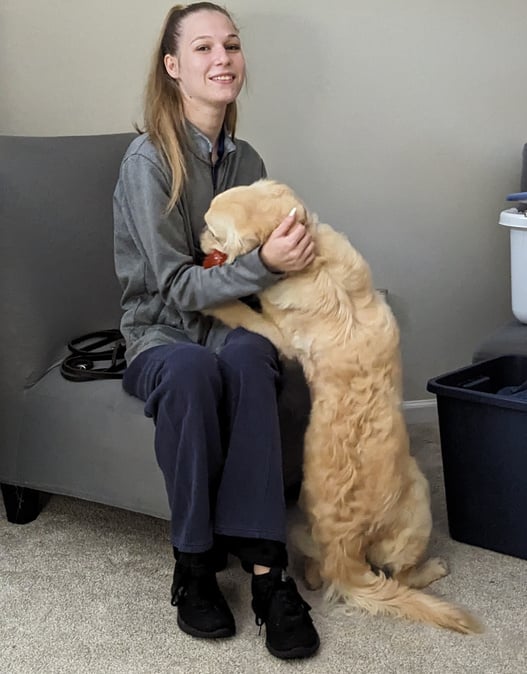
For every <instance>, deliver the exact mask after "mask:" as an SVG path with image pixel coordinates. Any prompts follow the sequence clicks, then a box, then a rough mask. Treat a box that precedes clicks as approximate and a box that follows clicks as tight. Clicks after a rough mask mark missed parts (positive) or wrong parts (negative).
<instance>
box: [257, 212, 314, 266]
mask: <svg viewBox="0 0 527 674" xmlns="http://www.w3.org/2000/svg"><path fill="white" fill-rule="evenodd" d="M260 257H261V259H262V262H263V263H264V264H265V266H266V267H267V268H268V269H270V270H271V271H274V272H282V273H283V272H291V271H301V270H302V269H304V268H305V267H307V265H308V264H311V262H313V260H314V259H315V244H314V243H313V239H312V238H311V234H310V233H309V232H308V230H307V229H306V228H305V226H304V225H303V224H302V223H301V222H297V221H296V212H292V213H290V214H289V215H288V216H287V217H286V218H285V219H284V220H282V222H281V223H280V224H279V225H278V227H277V228H276V229H275V230H274V232H273V233H272V234H271V236H270V237H269V238H268V239H267V241H266V242H265V243H264V245H263V246H262V247H261V248H260Z"/></svg>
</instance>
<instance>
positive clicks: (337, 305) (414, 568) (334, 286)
mask: <svg viewBox="0 0 527 674" xmlns="http://www.w3.org/2000/svg"><path fill="white" fill-rule="evenodd" d="M292 207H296V208H297V214H298V217H299V219H300V220H301V221H303V222H304V223H305V224H306V226H307V227H309V228H310V230H311V234H312V236H313V239H314V242H315V246H316V258H315V261H314V262H313V263H312V264H310V265H309V267H308V268H307V269H305V270H304V271H302V272H298V273H294V274H289V275H288V276H287V277H286V278H284V279H283V280H281V281H280V282H278V283H276V284H275V285H273V286H271V287H270V288H269V289H267V290H265V291H264V292H262V293H260V295H259V298H260V301H261V304H262V313H261V314H259V313H257V312H254V311H252V310H251V309H250V308H249V307H247V306H246V305H245V304H243V303H241V302H238V301H235V302H230V303H227V304H223V305H221V306H217V307H213V308H211V309H208V310H207V312H206V313H208V314H211V315H214V316H216V317H217V318H219V319H221V320H222V321H223V322H225V323H226V324H227V325H229V326H231V327H238V326H242V327H245V328H246V329H248V330H252V331H254V332H258V333H260V334H262V335H264V336H266V337H268V338H269V339H270V340H271V341H272V342H273V343H274V344H275V345H276V346H277V348H278V349H280V350H281V351H282V353H283V354H284V355H285V356H287V357H290V358H298V359H299V361H300V362H301V364H302V366H303V368H304V372H305V375H306V378H307V380H308V382H309V386H310V390H311V398H312V410H311V416H310V422H309V427H308V429H307V432H306V437H305V452H304V480H303V484H302V494H301V499H300V501H301V506H302V508H303V510H304V512H305V513H306V516H307V521H308V531H307V534H308V535H307V536H302V535H300V536H298V533H297V539H298V540H300V542H301V547H302V548H303V549H304V552H305V554H306V557H307V562H306V579H307V582H308V583H309V584H310V585H311V586H314V587H316V586H319V585H320V584H321V583H322V582H324V583H325V584H326V586H327V590H328V593H327V594H328V597H332V598H336V599H342V600H344V601H345V602H352V601H353V602H355V603H356V604H358V605H360V606H362V607H363V608H365V609H367V610H368V611H371V612H372V613H384V614H390V615H393V616H399V617H406V618H410V619H413V620H419V621H424V622H428V623H432V624H434V625H438V626H443V627H448V628H451V629H454V630H457V631H459V632H463V633H470V632H476V631H479V630H480V625H479V623H478V622H477V621H476V620H475V619H474V618H473V617H472V616H471V615H470V614H469V613H467V612H466V611H465V610H464V609H462V608H460V607H457V606H455V605H453V604H450V603H448V602H446V601H443V600H441V599H438V598H436V597H434V596H432V595H429V594H426V593H424V592H421V591H420V590H418V589H416V588H421V587H424V586H426V585H428V584H429V583H430V582H432V581H434V580H436V579H438V578H440V577H442V576H444V575H446V573H447V572H448V571H447V568H446V566H445V565H444V564H443V563H442V562H441V561H440V560H436V559H431V560H428V561H425V553H426V547H427V544H428V539H429V536H430V532H431V527H432V518H431V514H430V496H429V488H428V483H427V481H426V479H425V477H424V475H423V474H422V472H421V471H420V469H419V468H418V466H417V463H416V462H415V460H414V459H413V458H412V457H411V455H410V451H409V440H408V434H407V430H406V426H405V422H404V417H403V414H402V410H401V397H402V391H401V365H400V356H399V331H398V327H397V324H396V321H395V319H394V317H393V314H392V312H391V310H390V308H389V307H388V305H387V304H386V302H385V301H384V299H383V298H382V296H381V295H380V294H379V293H377V292H376V291H375V289H374V287H373V285H372V280H371V274H370V269H369V266H368V264H367V263H366V261H365V260H364V259H363V257H362V256H361V255H360V254H359V252H358V251H357V250H355V248H353V246H352V245H351V244H350V242H349V241H348V239H347V238H346V237H345V236H343V235H342V234H339V233H337V232H336V231H335V230H334V229H332V228H331V227H330V226H329V225H326V224H319V223H316V222H315V219H314V218H313V216H311V215H310V214H309V213H308V212H307V211H306V209H305V207H304V205H303V204H302V203H301V202H300V201H299V199H298V198H297V197H296V196H295V194H294V193H293V192H292V191H291V190H290V189H289V188H288V187H287V186H285V185H281V184H278V183H275V182H273V181H268V180H261V181H258V182H257V183H254V184H253V185H251V186H247V187H245V186H244V187H236V188H233V189H231V190H228V191H226V192H223V193H222V194H220V195H218V196H217V197H215V198H214V200H213V201H212V203H211V206H210V209H209V210H208V212H207V213H206V214H205V220H206V222H207V226H208V227H207V229H206V230H205V232H204V234H203V236H202V247H203V250H204V252H205V253H207V252H210V251H211V250H212V249H213V248H217V249H219V250H222V251H223V252H224V253H226V254H227V255H228V260H227V261H228V262H232V261H233V260H234V259H235V258H236V257H237V256H239V255H241V254H243V253H246V252H249V251H250V250H252V249H254V248H255V247H257V246H260V245H261V244H263V243H264V242H265V241H266V240H267V238H268V237H269V235H270V234H271V232H272V231H273V230H274V229H275V228H276V226H277V225H278V224H279V223H280V222H281V221H282V220H283V219H284V217H285V216H286V215H287V213H288V212H289V211H290V210H291V208H292ZM372 567H373V568H376V569H378V570H382V571H377V573H376V572H374V571H373V570H372ZM385 572H386V573H385ZM410 585H412V586H413V587H410Z"/></svg>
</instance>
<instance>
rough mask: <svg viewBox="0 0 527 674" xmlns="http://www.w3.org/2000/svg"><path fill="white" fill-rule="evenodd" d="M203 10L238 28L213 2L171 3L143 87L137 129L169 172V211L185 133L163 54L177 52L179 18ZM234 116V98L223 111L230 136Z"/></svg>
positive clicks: (181, 168) (179, 180)
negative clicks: (141, 121) (141, 119)
mask: <svg viewBox="0 0 527 674" xmlns="http://www.w3.org/2000/svg"><path fill="white" fill-rule="evenodd" d="M203 10H207V11H213V12H220V13H221V14H223V15H224V16H226V17H227V18H228V19H229V21H230V22H231V23H232V25H233V26H234V28H235V29H236V30H238V29H237V27H236V25H235V23H234V21H233V20H232V17H231V16H230V14H229V12H228V11H227V10H226V9H225V8H223V7H220V6H219V5H216V4H214V3H212V2H195V3H193V4H191V5H174V7H172V8H171V9H170V10H169V12H168V14H167V16H166V18H165V21H164V23H163V27H162V29H161V34H160V36H159V40H158V43H157V45H156V48H155V51H154V54H153V58H152V64H151V67H150V73H149V75H148V79H147V83H146V89H145V103H144V129H139V128H137V130H138V131H141V132H142V131H146V133H148V135H149V136H150V140H151V141H152V143H153V144H154V145H155V147H156V148H157V150H158V151H159V153H160V154H161V156H162V157H163V159H164V160H165V161H166V163H167V165H168V168H169V169H170V172H171V174H172V185H171V193H170V200H169V202H168V205H167V211H171V210H172V209H173V208H174V206H175V205H176V202H177V200H178V199H179V197H180V195H181V192H182V190H183V185H184V183H185V180H186V179H187V169H186V166H185V158H184V155H183V145H184V143H185V141H186V139H187V136H186V128H185V113H184V109H183V98H182V96H181V91H180V89H179V86H178V84H177V82H176V81H175V80H174V79H173V78H172V77H170V75H169V74H168V73H167V71H166V69H165V64H164V57H165V55H166V54H171V55H172V56H176V55H177V53H178V49H179V39H180V37H181V22H182V20H183V19H184V18H185V17H187V16H188V15H189V14H193V13H195V12H199V11H203ZM236 118H237V108H236V101H233V102H232V103H229V104H228V105H227V110H226V113H225V128H226V132H227V134H228V135H229V136H231V137H232V138H234V133H235V130H236Z"/></svg>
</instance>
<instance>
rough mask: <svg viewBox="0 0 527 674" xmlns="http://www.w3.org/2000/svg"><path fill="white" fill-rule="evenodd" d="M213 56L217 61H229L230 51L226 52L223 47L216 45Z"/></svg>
mask: <svg viewBox="0 0 527 674" xmlns="http://www.w3.org/2000/svg"><path fill="white" fill-rule="evenodd" d="M215 56H216V62H217V63H229V61H230V60H231V55H230V52H228V51H227V49H225V48H224V47H218V49H217V51H216V54H215Z"/></svg>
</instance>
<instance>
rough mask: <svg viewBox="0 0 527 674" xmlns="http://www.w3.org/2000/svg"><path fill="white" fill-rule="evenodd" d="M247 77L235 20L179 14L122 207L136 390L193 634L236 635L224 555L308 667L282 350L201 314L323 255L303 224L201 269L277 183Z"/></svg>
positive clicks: (211, 11) (121, 248) (160, 61)
mask: <svg viewBox="0 0 527 674" xmlns="http://www.w3.org/2000/svg"><path fill="white" fill-rule="evenodd" d="M244 79H245V61H244V56H243V52H242V50H241V43H240V38H239V35H238V30H237V29H236V27H235V25H234V23H233V21H232V19H231V17H230V15H229V14H228V13H227V11H226V10H224V9H223V8H221V7H219V6H217V5H214V4H212V3H208V2H199V3H195V4H192V5H188V6H186V7H185V6H181V5H177V6H175V7H173V8H172V9H171V10H170V11H169V13H168V15H167V18H166V20H165V24H164V26H163V29H162V32H161V36H160V40H159V44H158V46H157V48H156V51H155V54H154V60H153V64H152V69H151V72H150V76H149V79H148V84H147V89H146V103H145V127H146V128H145V131H146V133H143V134H142V135H140V136H139V137H138V138H137V139H135V140H134V141H133V142H132V143H131V145H130V147H129V148H128V150H127V152H126V155H125V157H124V159H123V162H122V165H121V170H120V174H119V180H118V183H117V186H116V189H115V195H114V216H115V264H116V271H117V275H118V277H119V280H120V282H121V285H122V290H123V295H122V306H123V309H124V314H123V318H122V323H121V329H122V332H123V334H124V336H125V339H126V343H127V352H126V357H127V361H128V368H127V370H126V373H125V376H124V379H123V386H124V388H125V390H126V391H127V392H128V393H130V394H132V395H134V396H137V397H138V398H140V399H141V400H143V401H145V413H146V415H147V416H150V417H153V419H154V422H155V426H156V433H155V449H156V456H157V460H158V463H159V465H160V467H161V470H162V471H163V474H164V477H165V482H166V487H167V492H168V498H169V504H170V509H171V514H172V518H171V542H172V544H173V546H174V555H175V557H176V566H175V570H174V580H173V584H172V603H173V604H174V605H176V606H177V607H178V625H179V627H180V628H181V629H182V630H183V631H185V632H187V633H189V634H191V635H193V636H197V637H209V638H210V637H212V638H215V637H227V636H232V635H233V634H234V633H235V624H234V618H233V616H232V613H231V611H230V609H229V607H228V605H227V603H226V601H225V598H224V597H223V595H222V593H221V591H220V589H219V587H218V584H217V581H216V575H215V574H216V570H217V568H218V566H221V563H220V564H219V563H218V557H219V555H218V550H219V549H221V548H223V549H224V550H227V551H228V552H231V553H233V554H235V555H237V556H238V557H239V558H240V560H241V562H242V565H243V567H244V569H246V570H247V571H250V572H252V594H253V601H252V606H253V609H254V611H255V614H256V622H257V624H259V625H262V624H265V625H266V645H267V647H268V649H269V650H270V652H271V653H273V654H274V655H276V656H277V657H281V658H292V657H307V656H309V655H312V654H313V653H314V652H315V651H316V650H317V648H318V646H319V638H318V635H317V632H316V630H315V628H314V626H313V624H312V621H311V618H310V616H309V606H308V605H307V604H306V603H305V602H304V601H303V599H302V598H301V597H300V595H299V594H298V591H297V589H296V586H295V583H294V581H293V580H292V579H291V578H288V577H287V576H286V575H285V572H284V570H285V568H286V566H287V552H286V547H285V540H286V523H285V519H286V518H285V502H284V494H283V481H282V457H281V447H280V435H279V427H278V414H277V402H276V387H277V384H278V382H279V377H280V374H279V363H278V358H277V354H276V351H275V349H274V347H273V346H272V345H271V343H270V342H268V341H267V340H265V339H264V338H262V337H260V336H258V335H255V334H253V333H249V332H247V331H244V330H241V329H239V330H233V331H230V330H229V329H228V328H227V327H226V326H224V325H223V324H221V323H219V322H217V321H215V320H213V319H211V318H207V317H205V316H204V315H203V314H201V313H200V310H201V309H203V308H205V307H207V306H210V305H213V304H217V303H221V302H224V301H226V300H230V299H233V298H238V297H244V296H248V295H251V294H253V293H257V292H259V291H261V290H263V289H264V288H266V287H268V286H269V285H270V284H273V283H275V282H276V281H277V280H279V279H280V278H281V274H283V273H287V272H291V271H296V270H300V269H303V268H304V267H305V266H307V265H308V264H310V262H311V261H312V259H313V257H314V253H313V243H312V241H311V238H310V236H309V234H308V233H307V231H306V230H305V229H304V227H303V226H302V225H301V224H300V223H296V222H295V218H294V215H290V216H288V217H287V218H285V220H284V221H283V222H282V223H281V224H280V226H279V227H278V228H277V230H276V231H275V232H274V234H273V235H272V236H271V237H270V239H269V240H268V241H267V242H266V243H265V245H264V246H262V247H261V248H260V249H259V250H255V251H253V252H251V253H249V254H247V255H244V256H242V257H240V258H238V259H237V260H235V262H234V263H233V264H232V265H225V266H223V267H213V268H210V269H205V268H203V267H202V266H201V264H200V263H201V262H202V253H201V251H200V248H199V235H200V231H201V229H202V228H203V224H204V221H203V215H204V213H205V211H206V210H207V208H208V205H209V203H210V201H211V199H212V197H213V196H214V194H216V193H218V192H221V191H223V190H225V189H228V188H230V187H234V186H235V185H240V184H250V183H252V182H254V181H255V180H257V179H259V178H262V177H264V176H265V167H264V164H263V162H262V160H261V158H260V157H259V155H258V154H257V153H256V152H255V150H254V149H253V148H252V147H251V146H250V145H249V144H248V143H246V142H244V141H242V140H239V139H237V138H235V135H234V132H235V125H236V98H237V96H238V94H239V92H240V89H241V87H242V85H243V83H244Z"/></svg>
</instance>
